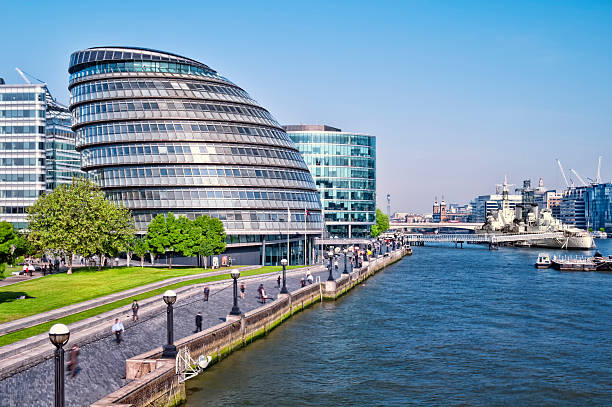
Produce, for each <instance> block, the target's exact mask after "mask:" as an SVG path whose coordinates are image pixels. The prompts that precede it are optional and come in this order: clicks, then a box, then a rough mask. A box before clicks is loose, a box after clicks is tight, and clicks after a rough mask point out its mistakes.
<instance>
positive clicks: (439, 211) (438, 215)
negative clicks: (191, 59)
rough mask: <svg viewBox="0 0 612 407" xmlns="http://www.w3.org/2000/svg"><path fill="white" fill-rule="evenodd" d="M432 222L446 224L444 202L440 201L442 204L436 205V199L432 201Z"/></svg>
mask: <svg viewBox="0 0 612 407" xmlns="http://www.w3.org/2000/svg"><path fill="white" fill-rule="evenodd" d="M433 221H434V222H436V223H439V222H446V221H447V216H446V202H444V199H442V202H440V203H438V199H437V198H436V200H435V201H434V204H433Z"/></svg>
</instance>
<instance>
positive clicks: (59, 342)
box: [49, 324, 70, 407]
mask: <svg viewBox="0 0 612 407" xmlns="http://www.w3.org/2000/svg"><path fill="white" fill-rule="evenodd" d="M68 339H70V330H69V329H68V327H67V326H66V325H64V324H55V325H53V326H52V327H51V329H49V340H50V341H51V343H52V344H54V345H55V355H54V359H55V407H64V348H63V347H64V345H65V344H67V343H68Z"/></svg>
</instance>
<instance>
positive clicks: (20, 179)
mask: <svg viewBox="0 0 612 407" xmlns="http://www.w3.org/2000/svg"><path fill="white" fill-rule="evenodd" d="M80 161H81V160H80V154H79V153H78V152H77V151H76V150H75V136H74V133H73V132H72V130H71V128H70V113H69V112H68V108H67V107H66V106H63V105H61V104H60V103H58V102H56V101H55V100H54V99H53V98H52V97H51V94H50V93H49V90H48V89H47V87H46V85H44V84H23V85H21V84H18V85H12V84H11V85H9V84H5V83H4V81H3V80H0V220H4V221H7V222H10V223H12V224H13V226H14V227H15V228H16V229H26V228H27V222H26V219H27V213H26V210H27V208H28V207H30V206H32V205H33V204H34V203H35V202H36V199H37V198H38V197H39V196H40V195H41V194H42V193H44V192H47V191H51V190H53V189H55V188H56V187H57V186H59V185H61V184H64V183H70V181H71V180H72V178H73V177H74V176H78V175H81V174H82V173H81V171H80Z"/></svg>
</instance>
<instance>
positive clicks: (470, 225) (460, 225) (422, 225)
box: [389, 222, 483, 230]
mask: <svg viewBox="0 0 612 407" xmlns="http://www.w3.org/2000/svg"><path fill="white" fill-rule="evenodd" d="M482 225H483V224H482V223H476V222H437V223H436V222H414V223H409V222H391V223H390V224H389V228H390V229H401V230H408V229H440V228H454V229H469V230H476V229H480V228H481V227H482Z"/></svg>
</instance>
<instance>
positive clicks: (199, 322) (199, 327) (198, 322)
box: [195, 312, 202, 332]
mask: <svg viewBox="0 0 612 407" xmlns="http://www.w3.org/2000/svg"><path fill="white" fill-rule="evenodd" d="M195 324H196V332H202V314H200V313H199V312H198V315H196V317H195Z"/></svg>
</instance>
